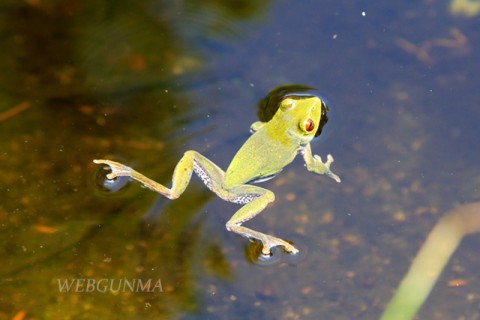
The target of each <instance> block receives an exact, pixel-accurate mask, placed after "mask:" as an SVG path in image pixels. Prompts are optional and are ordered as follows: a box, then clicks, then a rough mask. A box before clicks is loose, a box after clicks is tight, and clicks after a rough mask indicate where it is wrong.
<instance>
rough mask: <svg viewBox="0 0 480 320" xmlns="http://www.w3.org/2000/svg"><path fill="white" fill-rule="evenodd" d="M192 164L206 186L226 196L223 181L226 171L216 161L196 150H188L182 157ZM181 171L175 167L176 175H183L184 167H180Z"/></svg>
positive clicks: (222, 196) (221, 195) (220, 195)
mask: <svg viewBox="0 0 480 320" xmlns="http://www.w3.org/2000/svg"><path fill="white" fill-rule="evenodd" d="M184 159H185V161H186V162H188V163H189V165H191V167H192V169H193V171H194V172H195V174H196V175H197V176H198V177H199V178H200V179H201V180H202V181H203V183H204V184H205V186H206V187H207V188H208V189H210V190H211V191H213V192H215V193H216V194H217V195H218V196H219V197H221V198H223V199H224V198H225V195H226V192H225V190H223V189H222V183H223V179H224V176H225V172H224V171H223V170H222V169H220V168H219V167H218V166H217V165H216V164H215V163H213V162H212V161H210V160H209V159H207V158H206V157H204V156H203V155H201V154H200V153H198V152H196V151H193V150H192V151H187V152H186V153H185V156H184V157H183V158H182V160H184ZM178 171H179V172H178V173H177V170H176V169H175V173H174V180H175V176H176V175H177V174H178V176H180V175H182V172H181V171H182V167H179V170H178Z"/></svg>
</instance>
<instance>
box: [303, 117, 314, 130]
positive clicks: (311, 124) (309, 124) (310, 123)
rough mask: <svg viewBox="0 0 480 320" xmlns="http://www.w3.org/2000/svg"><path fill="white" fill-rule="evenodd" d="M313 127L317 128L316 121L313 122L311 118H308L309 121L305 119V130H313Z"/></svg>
mask: <svg viewBox="0 0 480 320" xmlns="http://www.w3.org/2000/svg"><path fill="white" fill-rule="evenodd" d="M313 129H315V122H313V120H312V119H311V118H308V119H307V121H305V131H307V132H312V131H313Z"/></svg>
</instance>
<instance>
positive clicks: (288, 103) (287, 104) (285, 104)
mask: <svg viewBox="0 0 480 320" xmlns="http://www.w3.org/2000/svg"><path fill="white" fill-rule="evenodd" d="M294 107H295V101H294V100H293V99H290V98H287V99H285V100H283V101H282V103H281V105H280V108H281V109H282V110H283V111H287V110H291V109H293V108H294Z"/></svg>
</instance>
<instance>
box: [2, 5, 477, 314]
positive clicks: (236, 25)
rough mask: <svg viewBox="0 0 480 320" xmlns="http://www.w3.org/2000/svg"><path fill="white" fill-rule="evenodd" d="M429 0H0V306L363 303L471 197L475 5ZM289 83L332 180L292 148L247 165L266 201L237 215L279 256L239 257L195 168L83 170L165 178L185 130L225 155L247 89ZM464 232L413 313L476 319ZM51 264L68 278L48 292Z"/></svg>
mask: <svg viewBox="0 0 480 320" xmlns="http://www.w3.org/2000/svg"><path fill="white" fill-rule="evenodd" d="M448 5H449V4H448V2H447V1H423V2H399V3H397V2H396V3H392V2H391V1H377V2H375V3H352V2H351V1H322V2H319V1H310V2H301V3H299V2H295V1H277V2H261V4H260V2H258V1H247V0H245V1H232V2H231V3H228V2H227V3H225V2H224V1H188V2H187V1H146V0H145V1H122V2H119V1H100V2H99V1H75V0H74V1H63V0H56V1H53V0H49V1H42V0H38V1H33V0H32V1H4V2H3V4H1V5H0V17H1V19H0V35H1V37H0V48H1V52H2V55H1V58H0V70H1V71H2V72H1V73H0V163H1V165H0V174H1V180H0V181H1V183H0V199H1V202H0V226H1V233H0V244H1V246H0V261H1V264H0V318H2V319H3V318H4V319H13V318H14V317H17V318H15V319H62V318H68V319H90V318H104V319H119V318H122V319H149V318H152V319H227V318H228V319H376V318H378V317H379V315H380V314H381V312H382V310H383V308H384V307H385V305H386V303H387V302H388V300H389V298H390V297H391V295H392V293H393V290H394V289H395V288H396V286H397V285H398V282H399V281H400V279H401V278H402V276H403V274H404V273H405V272H406V270H407V268H408V265H409V263H410V261H411V259H412V257H413V256H414V255H415V253H416V251H417V250H418V248H419V247H420V245H421V243H422V241H423V239H424V238H425V236H426V234H427V233H428V231H429V230H430V229H431V228H432V227H433V225H434V224H435V222H436V221H438V219H439V217H440V216H441V215H442V214H443V212H445V211H446V210H448V209H450V208H451V207H452V206H453V205H455V204H458V203H466V202H470V201H478V199H479V198H480V188H479V186H480V174H479V171H478V157H479V155H480V154H479V144H480V143H479V140H478V136H479V133H480V130H479V128H478V123H479V120H480V108H479V106H478V103H479V102H480V96H479V91H478V83H479V81H480V79H479V74H480V70H479V68H480V64H478V60H479V56H480V52H479V49H478V45H477V44H478V43H479V42H480V35H479V34H478V32H477V30H478V25H479V16H474V17H472V18H467V17H464V16H453V15H452V14H451V13H450V12H449V9H448ZM289 83H302V84H307V85H310V86H314V87H316V88H318V89H319V91H320V92H322V93H323V94H324V98H325V99H326V100H327V101H328V102H329V106H330V108H331V113H330V114H329V118H330V121H329V123H328V124H327V126H326V128H325V130H324V133H322V136H321V137H320V138H318V139H317V141H316V142H315V143H313V145H312V147H313V149H314V153H316V154H319V155H321V156H322V157H325V156H326V155H327V154H328V153H331V154H332V155H333V156H334V157H335V163H334V164H333V167H334V168H335V172H336V173H337V174H339V175H340V176H341V177H342V183H341V184H336V183H335V182H333V181H332V180H330V179H327V178H326V177H322V176H314V175H312V174H311V173H309V172H307V171H306V170H305V168H304V167H303V163H302V161H300V160H298V161H295V162H294V163H293V164H292V165H290V166H289V167H288V168H287V169H285V170H284V172H283V173H282V174H281V175H280V176H278V177H277V178H275V179H274V180H271V181H268V182H265V183H263V184H262V186H263V187H265V188H268V189H270V190H272V191H273V192H274V193H275V194H276V201H275V202H274V203H273V205H271V206H269V207H268V208H267V210H266V211H265V212H264V213H262V214H260V215H259V216H257V217H256V218H255V219H253V220H251V221H249V222H248V223H247V225H248V226H250V227H252V228H254V229H256V230H261V231H264V232H267V233H269V234H275V235H277V236H279V237H282V238H285V239H288V240H290V241H292V242H294V243H295V244H297V245H298V247H299V248H300V249H301V250H302V253H301V254H300V256H299V257H298V258H296V259H288V257H287V256H286V255H280V256H281V257H280V261H279V262H276V263H272V264H269V265H262V264H258V263H254V262H251V261H252V257H251V255H252V251H254V250H255V247H252V245H251V244H250V243H249V241H248V240H246V239H244V238H242V237H239V236H238V235H235V234H233V233H230V232H228V231H227V230H226V229H225V222H226V221H227V220H228V219H229V218H230V216H231V215H232V214H233V213H234V212H235V211H236V210H237V209H238V206H237V205H234V204H231V203H226V202H223V201H222V200H219V199H216V198H214V197H213V196H212V194H211V193H210V192H209V191H208V190H206V188H204V187H203V185H202V184H201V182H200V180H199V179H194V181H193V182H192V184H191V185H190V187H189V188H188V189H187V192H186V193H185V194H184V195H183V196H182V197H181V198H180V199H179V200H176V201H169V200H166V199H164V198H159V199H157V198H156V195H155V194H154V193H153V192H150V191H148V190H146V189H142V188H140V187H139V186H138V185H136V184H129V185H127V186H126V187H125V188H123V189H121V190H120V191H118V192H115V193H109V192H106V191H105V190H102V189H101V188H100V186H99V181H101V176H99V175H100V174H101V170H100V169H101V167H99V166H96V165H94V164H93V163H92V160H93V159H95V158H112V159H116V160H118V161H122V162H124V163H127V164H129V165H131V166H133V167H135V168H136V169H137V170H139V171H140V172H142V173H144V174H146V175H148V176H149V177H152V178H155V179H156V180H157V181H159V182H162V183H165V184H168V183H169V181H170V178H171V174H172V171H173V168H174V166H175V164H176V162H177V161H178V160H179V159H180V157H181V156H182V154H183V153H184V152H185V151H186V150H189V149H194V150H197V151H199V152H201V153H202V154H204V155H205V156H207V157H208V158H210V159H212V160H213V161H214V162H215V163H217V164H218V165H220V166H221V167H222V168H226V167H227V166H228V163H229V161H230V159H231V157H232V156H233V155H234V154H235V152H236V150H238V148H239V147H240V146H241V145H242V143H243V141H244V140H245V139H246V138H247V137H248V136H249V131H248V129H249V126H250V124H251V123H252V122H254V121H256V120H257V119H256V114H255V113H256V103H257V101H258V100H259V99H261V98H262V97H263V96H264V95H265V94H266V93H267V92H268V91H270V90H271V89H272V88H274V87H276V86H278V85H283V84H289ZM99 171H100V172H99ZM159 213H160V214H159ZM145 215H147V216H148V217H154V216H155V217H157V218H156V219H153V220H149V222H145V220H144V217H145ZM478 241H479V236H471V237H469V238H468V239H467V240H466V241H465V242H464V243H463V244H462V245H461V247H460V249H459V251H458V252H457V253H456V255H455V256H454V257H453V259H452V261H451V262H450V264H449V265H448V266H447V269H446V270H445V273H444V274H443V275H442V277H441V279H440V281H439V283H438V284H437V286H436V287H435V289H434V291H433V292H432V295H431V296H430V298H429V300H428V301H427V303H426V305H425V306H424V308H423V309H422V310H421V313H420V314H419V316H418V319H476V318H478V317H479V314H480V309H479V305H480V293H479V291H478V288H479V287H480V278H479V271H478V270H479V262H478V250H477V248H478ZM254 258H255V257H253V259H254ZM71 279H84V281H85V282H84V283H80V284H78V283H77V284H76V285H79V288H80V289H79V290H75V288H74V287H72V288H73V289H72V290H70V292H64V291H62V290H61V288H60V287H59V284H61V283H64V281H66V280H71ZM88 279H93V280H95V281H97V282H96V283H97V284H98V281H100V280H101V279H113V281H117V283H116V284H115V283H114V286H117V285H119V283H118V281H120V280H121V279H124V280H129V281H133V280H138V279H142V280H143V281H144V282H146V281H148V279H151V280H152V281H153V282H154V283H156V282H157V281H158V280H160V281H161V290H159V288H158V287H157V290H152V291H153V292H140V291H138V290H136V291H135V290H133V291H134V292H132V290H128V288H127V290H125V292H122V290H121V291H120V292H111V291H110V290H106V291H105V292H102V290H98V289H99V288H100V289H101V288H102V287H101V286H99V287H95V290H91V291H89V290H88V289H89V288H90V287H88V286H87V282H88V281H89V280H88ZM93 280H92V281H93ZM104 283H106V282H103V284H104ZM152 286H153V283H152ZM76 291H77V292H76ZM78 291H83V292H78Z"/></svg>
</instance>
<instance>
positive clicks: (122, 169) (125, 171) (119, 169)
mask: <svg viewBox="0 0 480 320" xmlns="http://www.w3.org/2000/svg"><path fill="white" fill-rule="evenodd" d="M93 162H94V163H96V164H106V165H107V166H109V167H110V170H112V172H110V173H109V174H107V179H109V180H113V179H115V178H117V177H130V176H131V173H132V169H131V168H129V167H127V166H125V165H123V164H121V163H118V162H115V161H110V160H93Z"/></svg>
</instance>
